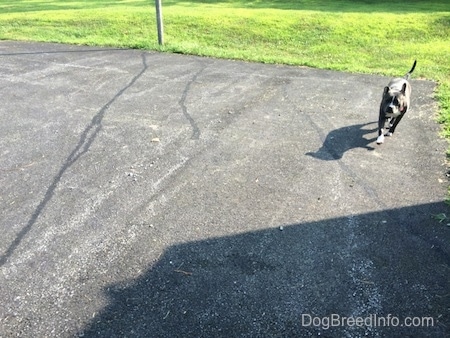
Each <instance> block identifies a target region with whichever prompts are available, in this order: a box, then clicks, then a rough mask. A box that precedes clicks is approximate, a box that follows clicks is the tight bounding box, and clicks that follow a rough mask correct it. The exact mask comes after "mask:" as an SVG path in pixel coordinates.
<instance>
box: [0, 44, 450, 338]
mask: <svg viewBox="0 0 450 338" xmlns="http://www.w3.org/2000/svg"><path fill="white" fill-rule="evenodd" d="M411 61H412V60H411ZM420 62H421V61H420V60H418V66H417V68H420ZM410 65H411V62H409V60H407V61H406V62H405V68H404V69H399V74H398V75H403V74H404V73H405V72H406V71H407V70H408V69H409V67H410ZM388 81H389V79H388V78H386V77H382V76H369V75H355V74H346V73H341V72H334V71H320V70H314V69H309V68H301V67H288V66H276V65H263V64H253V63H245V62H235V61H227V60H216V59H210V58H200V57H192V56H183V55H173V54H162V53H153V52H144V51H138V50H118V49H107V48H88V47H75V46H67V45H56V44H39V43H22V42H8V41H3V42H0V97H1V105H0V174H1V175H0V191H1V194H0V215H1V216H0V231H1V237H0V304H1V306H0V337H10V336H20V337H73V336H84V337H96V336H103V337H309V336H311V337H316V336H321V337H363V336H369V337H400V336H402V337H446V336H448V335H450V313H449V307H448V304H449V301H450V285H449V281H450V266H449V264H450V229H449V227H448V226H447V223H450V220H447V219H444V217H443V216H444V214H445V215H450V213H449V210H448V207H447V206H446V205H445V204H444V202H443V201H444V199H445V197H446V193H447V186H448V181H447V178H446V170H447V168H446V166H445V150H446V142H445V141H444V140H442V139H441V138H440V137H439V136H438V132H439V126H438V125H437V124H436V122H435V116H436V112H437V104H436V102H435V100H434V99H433V91H434V88H435V83H433V82H430V81H423V80H414V79H413V80H412V82H411V83H412V87H413V98H412V108H411V110H410V111H408V115H407V116H406V117H405V118H404V119H403V120H402V122H401V123H400V124H399V126H398V128H397V132H396V134H395V135H394V136H393V137H392V138H387V139H386V141H385V143H384V144H383V145H381V146H379V145H377V144H376V143H375V140H376V121H377V114H378V106H379V100H380V96H381V93H382V90H383V87H384V86H385V85H386V84H387V83H388ZM433 215H434V217H433ZM436 215H437V216H436ZM439 220H440V221H441V222H440V221H439ZM408 320H409V321H408Z"/></svg>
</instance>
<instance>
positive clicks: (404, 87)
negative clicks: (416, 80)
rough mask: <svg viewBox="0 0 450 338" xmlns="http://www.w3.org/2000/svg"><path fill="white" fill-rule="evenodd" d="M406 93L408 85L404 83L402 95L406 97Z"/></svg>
mask: <svg viewBox="0 0 450 338" xmlns="http://www.w3.org/2000/svg"><path fill="white" fill-rule="evenodd" d="M405 92H406V83H404V84H403V86H402V94H403V95H405Z"/></svg>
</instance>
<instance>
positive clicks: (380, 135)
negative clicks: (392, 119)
mask: <svg viewBox="0 0 450 338" xmlns="http://www.w3.org/2000/svg"><path fill="white" fill-rule="evenodd" d="M385 124H386V115H385V114H384V113H383V110H382V108H380V115H379V117H378V138H377V143H378V144H381V143H383V142H384V125H385Z"/></svg>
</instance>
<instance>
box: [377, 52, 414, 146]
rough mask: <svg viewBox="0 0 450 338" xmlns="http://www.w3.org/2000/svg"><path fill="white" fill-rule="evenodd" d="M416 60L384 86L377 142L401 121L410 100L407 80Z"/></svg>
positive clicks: (392, 132)
mask: <svg viewBox="0 0 450 338" xmlns="http://www.w3.org/2000/svg"><path fill="white" fill-rule="evenodd" d="M416 63H417V60H415V61H414V63H413V65H412V68H411V70H410V71H409V72H408V73H406V74H405V76H404V77H403V78H395V79H392V80H391V82H389V84H388V85H387V86H386V87H385V88H384V92H383V98H382V100H381V104H380V115H379V117H378V138H377V144H382V143H383V142H384V136H392V134H394V132H395V128H396V127H397V125H398V123H399V122H400V121H401V119H402V118H403V116H404V115H405V114H406V111H407V110H408V108H409V104H410V101H411V85H410V84H409V82H408V80H409V78H410V77H411V73H412V72H413V71H414V68H416ZM387 121H389V130H388V132H387V133H386V134H384V127H385V125H386V122H387Z"/></svg>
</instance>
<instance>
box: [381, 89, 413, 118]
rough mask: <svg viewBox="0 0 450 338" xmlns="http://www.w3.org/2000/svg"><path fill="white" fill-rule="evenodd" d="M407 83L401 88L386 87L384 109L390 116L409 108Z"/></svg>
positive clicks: (395, 115) (402, 112)
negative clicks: (406, 93)
mask: <svg viewBox="0 0 450 338" xmlns="http://www.w3.org/2000/svg"><path fill="white" fill-rule="evenodd" d="M406 87H407V84H406V83H404V84H403V86H402V88H401V90H400V91H398V89H397V90H396V89H394V88H391V87H385V88H384V92H383V103H382V107H383V111H384V113H385V114H386V115H387V116H389V117H397V116H399V115H400V114H404V113H405V112H406V110H407V109H408V100H407V97H406V95H405V92H406Z"/></svg>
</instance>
